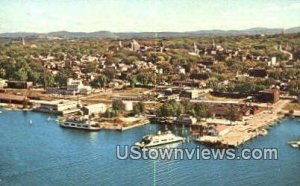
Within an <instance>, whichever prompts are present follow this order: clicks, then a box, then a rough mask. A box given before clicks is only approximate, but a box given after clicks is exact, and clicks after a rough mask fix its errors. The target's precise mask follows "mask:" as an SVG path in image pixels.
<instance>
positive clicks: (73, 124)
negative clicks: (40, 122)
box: [59, 120, 101, 131]
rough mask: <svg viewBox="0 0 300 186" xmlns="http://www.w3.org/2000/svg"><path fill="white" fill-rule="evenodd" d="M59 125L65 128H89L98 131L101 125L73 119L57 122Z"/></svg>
mask: <svg viewBox="0 0 300 186" xmlns="http://www.w3.org/2000/svg"><path fill="white" fill-rule="evenodd" d="M59 125H60V126H61V127H65V128H74V129H82V130H90V131H98V130H101V127H100V126H98V125H97V124H96V122H93V121H75V120H66V121H64V122H62V123H60V124H59Z"/></svg>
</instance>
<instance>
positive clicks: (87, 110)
mask: <svg viewBox="0 0 300 186" xmlns="http://www.w3.org/2000/svg"><path fill="white" fill-rule="evenodd" d="M106 109H107V106H106V105H105V104H104V103H98V104H92V105H87V106H84V107H83V108H82V110H83V113H84V114H85V115H91V114H99V113H104V112H106Z"/></svg>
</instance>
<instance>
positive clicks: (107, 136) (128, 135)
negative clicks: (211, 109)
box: [0, 110, 300, 185]
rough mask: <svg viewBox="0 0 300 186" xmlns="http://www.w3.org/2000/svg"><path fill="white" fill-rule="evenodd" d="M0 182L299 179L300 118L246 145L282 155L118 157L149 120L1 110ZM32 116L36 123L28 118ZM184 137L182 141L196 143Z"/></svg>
mask: <svg viewBox="0 0 300 186" xmlns="http://www.w3.org/2000/svg"><path fill="white" fill-rule="evenodd" d="M1 111H2V113H1V114H0V185H299V184H300V176H299V175H300V150H298V149H293V148H291V147H290V146H289V145H288V144H287V142H288V141H290V140H294V139H299V138H300V122H299V121H298V120H297V119H284V120H282V121H281V123H280V124H279V125H277V126H275V127H273V128H272V129H271V130H270V131H269V134H268V135H267V136H264V137H258V138H256V139H254V140H252V141H250V142H248V143H246V144H245V145H244V146H243V147H250V148H264V147H265V148H266V147H268V148H270V147H273V148H277V149H278V151H279V154H278V156H279V160H268V161H261V160H157V161H155V162H154V161H153V160H117V159H116V145H131V144H134V143H135V142H136V141H138V140H140V139H141V138H142V136H144V135H145V134H146V133H148V131H149V128H152V129H153V130H156V129H157V127H158V126H155V125H147V126H144V127H140V128H136V129H132V130H128V131H125V132H117V131H100V132H87V131H80V130H72V129H63V128H60V127H59V126H58V125H57V123H56V121H55V120H54V118H55V117H54V116H51V117H52V119H53V120H51V121H48V120H47V119H48V117H49V116H50V115H46V114H41V113H35V112H23V111H7V110H1ZM30 120H32V124H30ZM150 126H151V127H150ZM196 145H198V144H196V143H194V142H191V143H185V144H183V146H184V147H188V148H192V147H195V146H196Z"/></svg>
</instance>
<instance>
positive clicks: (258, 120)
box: [195, 100, 289, 147]
mask: <svg viewBox="0 0 300 186" xmlns="http://www.w3.org/2000/svg"><path fill="white" fill-rule="evenodd" d="M288 102H289V100H280V101H279V102H278V103H276V104H274V105H273V108H272V110H268V111H263V112H261V113H259V114H257V115H255V116H254V117H253V118H252V119H250V120H248V121H247V122H246V123H245V125H234V126H231V127H230V129H229V132H227V133H226V134H224V135H222V136H214V138H208V137H205V136H204V137H203V136H202V137H199V138H197V139H196V140H195V141H197V142H200V143H204V144H206V145H212V146H217V147H238V146H240V145H242V144H244V143H245V142H247V141H249V140H250V139H252V138H255V137H257V136H260V135H265V134H266V129H267V128H269V127H270V126H272V125H274V124H275V123H277V122H278V121H279V120H280V119H281V118H283V117H284V114H282V113H280V112H281V111H282V108H283V107H284V106H285V105H286V104H287V103H288Z"/></svg>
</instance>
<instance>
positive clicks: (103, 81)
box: [91, 75, 108, 88]
mask: <svg viewBox="0 0 300 186" xmlns="http://www.w3.org/2000/svg"><path fill="white" fill-rule="evenodd" d="M107 83H108V79H107V77H106V76H105V75H99V76H96V77H95V79H94V80H93V81H91V86H93V87H97V88H102V87H105V86H106V85H107Z"/></svg>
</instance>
